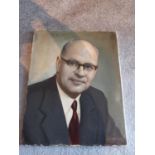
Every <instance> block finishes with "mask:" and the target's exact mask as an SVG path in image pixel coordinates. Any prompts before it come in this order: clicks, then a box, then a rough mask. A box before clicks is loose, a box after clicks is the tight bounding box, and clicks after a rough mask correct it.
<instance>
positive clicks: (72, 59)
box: [65, 58, 98, 66]
mask: <svg viewBox="0 0 155 155" xmlns="http://www.w3.org/2000/svg"><path fill="white" fill-rule="evenodd" d="M65 59H66V60H70V61H76V62H78V63H79V64H91V65H93V66H98V65H95V64H93V63H91V62H85V63H81V62H80V61H78V60H76V59H74V58H70V59H67V58H65Z"/></svg>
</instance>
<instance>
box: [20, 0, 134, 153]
mask: <svg viewBox="0 0 155 155" xmlns="http://www.w3.org/2000/svg"><path fill="white" fill-rule="evenodd" d="M19 2H20V17H19V18H20V25H19V28H20V45H19V46H20V71H19V73H20V81H19V82H20V94H19V96H20V105H19V107H20V114H19V115H20V143H21V144H22V135H21V130H22V120H23V114H24V110H25V102H24V101H25V93H26V85H27V79H28V71H29V64H30V55H31V46H32V36H33V32H34V31H35V30H40V29H46V30H50V31H72V32H73V33H76V31H116V32H117V36H118V46H119V60H120V66H121V77H122V88H123V102H124V111H125V115H124V116H125V123H126V134H127V145H126V146H112V147H109V146H107V147H99V146H98V147H97V146H96V147H95V146H94V147H82V146H80V147H69V146H52V147H43V146H42V147H38V146H28V145H27V146H24V145H20V148H19V149H20V150H19V153H20V155H51V154H52V155H58V154H61V155H63V154H64V155H78V154H79V155H81V154H84V155H86V154H89V155H91V154H92V155H94V154H98V155H134V144H135V142H134V130H135V126H134V114H135V113H134V109H135V105H134V104H135V103H134V71H135V62H134V61H135V59H134V56H135V54H134V42H135V38H134V0H128V1H125V0H117V1H115V0H95V1H94V0H76V1H75V0H52V1H51V0H20V1H19Z"/></svg>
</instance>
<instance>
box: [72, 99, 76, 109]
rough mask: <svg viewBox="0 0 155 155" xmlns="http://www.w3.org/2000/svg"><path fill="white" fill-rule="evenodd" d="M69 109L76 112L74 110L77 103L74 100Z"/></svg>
mask: <svg viewBox="0 0 155 155" xmlns="http://www.w3.org/2000/svg"><path fill="white" fill-rule="evenodd" d="M71 108H72V109H73V111H76V109H77V102H76V100H74V102H73V103H72V105H71Z"/></svg>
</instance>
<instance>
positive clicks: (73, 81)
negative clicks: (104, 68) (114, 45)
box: [56, 41, 98, 98]
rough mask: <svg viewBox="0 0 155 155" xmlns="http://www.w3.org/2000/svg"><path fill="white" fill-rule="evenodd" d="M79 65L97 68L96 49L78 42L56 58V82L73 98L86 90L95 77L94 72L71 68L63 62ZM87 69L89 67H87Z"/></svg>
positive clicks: (81, 67)
mask: <svg viewBox="0 0 155 155" xmlns="http://www.w3.org/2000/svg"><path fill="white" fill-rule="evenodd" d="M63 59H65V60H69V61H70V60H71V61H70V62H77V63H79V64H87V65H88V66H89V64H92V65H94V66H97V64H98V53H97V51H96V49H95V48H94V47H93V46H91V45H90V44H88V43H87V42H83V41H79V42H77V43H73V45H70V47H68V48H67V51H66V52H65V53H64V54H63V55H62V58H61V57H58V58H57V64H56V66H57V81H58V83H59V85H60V87H61V88H62V89H63V91H64V92H65V93H66V94H68V95H69V96H70V97H72V98H75V97H77V96H78V95H79V94H81V93H82V92H83V91H84V90H86V89H87V88H88V87H89V86H90V85H91V82H92V80H93V79H94V77H95V74H96V70H95V69H93V70H91V71H88V70H87V69H84V68H83V66H79V67H77V68H76V67H75V66H74V67H73V66H72V64H71V65H70V64H67V62H65V60H63ZM88 68H89V67H88Z"/></svg>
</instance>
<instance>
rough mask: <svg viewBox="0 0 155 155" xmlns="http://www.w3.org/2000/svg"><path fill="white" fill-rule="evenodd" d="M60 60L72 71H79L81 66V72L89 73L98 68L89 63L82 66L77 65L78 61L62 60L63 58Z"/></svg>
mask: <svg viewBox="0 0 155 155" xmlns="http://www.w3.org/2000/svg"><path fill="white" fill-rule="evenodd" d="M61 59H62V60H63V61H64V62H65V63H66V64H67V65H68V66H69V67H71V68H72V69H73V70H77V69H79V68H80V67H81V66H82V67H83V70H85V71H88V72H91V71H94V70H96V69H97V68H98V66H95V65H93V64H91V63H84V64H81V63H79V62H78V61H76V60H66V59H64V58H63V57H61Z"/></svg>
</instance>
